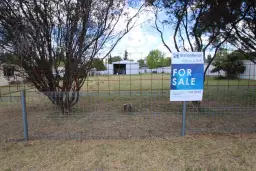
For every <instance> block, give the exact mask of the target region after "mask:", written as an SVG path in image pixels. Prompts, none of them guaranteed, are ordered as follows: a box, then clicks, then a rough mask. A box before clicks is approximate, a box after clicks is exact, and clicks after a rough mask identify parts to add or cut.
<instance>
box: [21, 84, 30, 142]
mask: <svg viewBox="0 0 256 171" xmlns="http://www.w3.org/2000/svg"><path fill="white" fill-rule="evenodd" d="M21 106H22V119H23V131H24V139H25V141H28V120H27V108H26V91H25V89H24V90H21Z"/></svg>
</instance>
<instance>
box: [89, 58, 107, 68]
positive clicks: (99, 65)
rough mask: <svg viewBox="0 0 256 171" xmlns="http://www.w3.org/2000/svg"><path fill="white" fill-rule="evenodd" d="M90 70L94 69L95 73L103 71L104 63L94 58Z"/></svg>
mask: <svg viewBox="0 0 256 171" xmlns="http://www.w3.org/2000/svg"><path fill="white" fill-rule="evenodd" d="M92 68H96V69H97V71H104V70H106V69H107V68H106V67H105V65H104V62H103V60H102V59H100V58H94V59H93V61H92Z"/></svg>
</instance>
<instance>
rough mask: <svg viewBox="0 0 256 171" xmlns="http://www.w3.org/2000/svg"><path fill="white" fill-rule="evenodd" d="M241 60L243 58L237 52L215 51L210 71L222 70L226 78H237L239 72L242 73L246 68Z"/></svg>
mask: <svg viewBox="0 0 256 171" xmlns="http://www.w3.org/2000/svg"><path fill="white" fill-rule="evenodd" d="M242 60H243V58H241V56H240V55H238V54H237V53H231V54H228V53H227V52H224V53H222V52H219V53H217V57H216V58H215V61H214V62H213V63H212V65H213V66H214V68H213V69H212V70H211V72H212V73H215V72H221V71H224V72H225V76H226V78H229V79H237V78H238V76H239V74H242V73H244V71H245V69H246V67H245V66H244V64H243V61H242Z"/></svg>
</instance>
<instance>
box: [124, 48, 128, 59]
mask: <svg viewBox="0 0 256 171" xmlns="http://www.w3.org/2000/svg"><path fill="white" fill-rule="evenodd" d="M124 60H128V52H127V50H125V51H124Z"/></svg>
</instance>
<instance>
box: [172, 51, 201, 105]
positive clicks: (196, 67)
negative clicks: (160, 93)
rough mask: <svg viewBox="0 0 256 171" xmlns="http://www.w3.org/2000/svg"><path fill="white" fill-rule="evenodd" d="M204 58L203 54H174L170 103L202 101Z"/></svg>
mask: <svg viewBox="0 0 256 171" xmlns="http://www.w3.org/2000/svg"><path fill="white" fill-rule="evenodd" d="M203 89H204V57H203V53H202V52H178V53H175V54H173V58H172V72H171V91H170V101H202V99H203Z"/></svg>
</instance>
